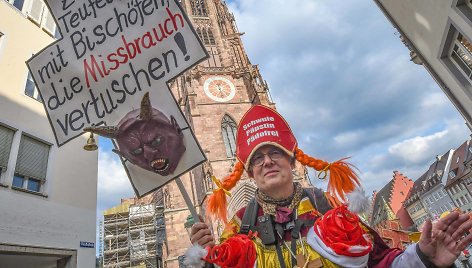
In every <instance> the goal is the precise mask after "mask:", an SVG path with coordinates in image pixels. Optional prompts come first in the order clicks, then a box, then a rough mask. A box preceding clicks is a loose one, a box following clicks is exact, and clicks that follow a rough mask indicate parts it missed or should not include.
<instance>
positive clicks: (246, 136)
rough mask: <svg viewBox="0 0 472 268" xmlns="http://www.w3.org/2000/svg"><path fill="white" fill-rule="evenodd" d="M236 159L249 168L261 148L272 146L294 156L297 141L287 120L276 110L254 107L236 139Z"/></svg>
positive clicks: (260, 106) (244, 118) (243, 121)
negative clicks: (253, 157)
mask: <svg viewBox="0 0 472 268" xmlns="http://www.w3.org/2000/svg"><path fill="white" fill-rule="evenodd" d="M236 143H237V144H236V157H237V158H238V159H239V161H240V162H241V163H243V164H244V165H245V167H246V168H249V161H250V160H251V157H252V155H253V154H254V152H255V151H256V150H257V149H259V148H260V147H262V146H264V145H267V144H270V145H274V146H276V147H279V148H280V149H282V150H284V151H285V152H286V153H287V154H288V155H290V156H293V152H294V151H295V148H297V140H296V139H295V136H294V135H293V133H292V130H291V129H290V127H289V125H288V124H287V122H286V121H285V119H284V118H283V117H282V116H281V115H280V114H279V113H277V112H276V111H275V110H273V109H271V108H269V107H266V106H263V105H255V106H252V107H251V108H250V109H249V110H248V111H247V112H246V114H245V115H244V116H243V118H242V119H241V122H240V123H239V127H238V133H237V137H236Z"/></svg>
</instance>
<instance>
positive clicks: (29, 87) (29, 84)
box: [25, 72, 41, 102]
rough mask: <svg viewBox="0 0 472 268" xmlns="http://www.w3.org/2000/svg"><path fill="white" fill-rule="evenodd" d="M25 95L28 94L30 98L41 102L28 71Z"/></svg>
mask: <svg viewBox="0 0 472 268" xmlns="http://www.w3.org/2000/svg"><path fill="white" fill-rule="evenodd" d="M25 95H26V96H30V97H31V98H33V99H35V100H37V101H39V102H41V97H40V96H39V91H38V88H37V87H36V85H35V84H34V81H33V76H32V75H31V73H30V72H28V78H27V79H26V85H25Z"/></svg>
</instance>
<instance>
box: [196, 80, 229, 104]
mask: <svg viewBox="0 0 472 268" xmlns="http://www.w3.org/2000/svg"><path fill="white" fill-rule="evenodd" d="M203 90H204V91H205V94H206V95H207V96H208V97H209V98H210V99H212V100H214V101H219V102H225V101H229V100H231V99H232V98H233V97H234V95H235V94H236V89H235V87H234V85H233V83H231V81H229V80H228V79H226V78H224V77H219V76H215V77H210V78H208V79H207V80H206V81H205V84H203Z"/></svg>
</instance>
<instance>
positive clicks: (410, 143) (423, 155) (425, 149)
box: [388, 130, 448, 164]
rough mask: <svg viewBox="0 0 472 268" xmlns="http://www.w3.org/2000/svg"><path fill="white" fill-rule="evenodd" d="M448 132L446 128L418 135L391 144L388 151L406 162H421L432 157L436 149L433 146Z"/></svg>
mask: <svg viewBox="0 0 472 268" xmlns="http://www.w3.org/2000/svg"><path fill="white" fill-rule="evenodd" d="M447 134H448V131H447V130H444V131H441V132H437V133H434V134H433V135H429V136H425V137H419V136H417V137H414V138H412V139H408V140H404V141H401V142H399V143H396V144H394V145H392V146H390V147H389V148H388V152H389V153H390V154H391V155H392V156H396V157H399V158H401V159H403V160H404V161H405V162H411V163H413V164H415V163H419V162H422V161H424V160H426V159H430V158H431V155H433V153H434V151H435V150H434V148H433V146H435V144H437V143H438V142H440V141H441V140H442V139H444V137H445V136H446V135H447Z"/></svg>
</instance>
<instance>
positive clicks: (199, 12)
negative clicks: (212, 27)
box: [190, 0, 208, 17]
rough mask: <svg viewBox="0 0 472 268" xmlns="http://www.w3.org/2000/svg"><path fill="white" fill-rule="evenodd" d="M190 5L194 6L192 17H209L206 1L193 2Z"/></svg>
mask: <svg viewBox="0 0 472 268" xmlns="http://www.w3.org/2000/svg"><path fill="white" fill-rule="evenodd" d="M190 5H191V6H192V15H194V16H205V17H206V16H208V14H207V10H206V7H205V1H203V0H191V2H190Z"/></svg>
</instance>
